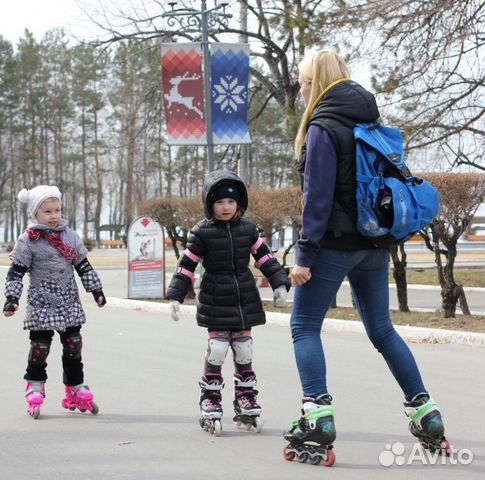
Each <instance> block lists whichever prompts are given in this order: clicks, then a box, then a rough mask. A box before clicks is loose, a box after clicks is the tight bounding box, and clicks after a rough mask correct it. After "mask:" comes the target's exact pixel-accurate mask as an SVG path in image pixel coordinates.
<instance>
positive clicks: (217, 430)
mask: <svg viewBox="0 0 485 480" xmlns="http://www.w3.org/2000/svg"><path fill="white" fill-rule="evenodd" d="M221 432H222V423H221V421H220V420H214V428H213V432H212V433H213V434H214V435H215V436H216V437H218V436H219V435H220V434H221Z"/></svg>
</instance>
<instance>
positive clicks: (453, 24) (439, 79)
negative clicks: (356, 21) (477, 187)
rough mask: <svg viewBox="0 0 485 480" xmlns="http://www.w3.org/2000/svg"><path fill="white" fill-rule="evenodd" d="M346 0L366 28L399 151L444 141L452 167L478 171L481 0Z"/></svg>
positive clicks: (482, 127)
mask: <svg viewBox="0 0 485 480" xmlns="http://www.w3.org/2000/svg"><path fill="white" fill-rule="evenodd" d="M353 3H357V6H355V5H354V8H353V9H352V12H353V15H355V16H358V17H359V18H360V19H361V21H362V22H365V24H366V25H367V29H368V35H367V40H368V42H366V43H365V44H370V45H371V48H370V49H369V55H371V56H372V57H373V59H374V65H373V71H374V72H375V73H374V76H373V85H374V88H375V90H376V91H377V92H378V93H380V94H382V95H381V97H380V99H384V100H385V102H386V103H387V108H386V109H385V111H386V114H387V118H388V121H392V123H395V124H397V125H400V126H401V128H402V129H403V130H404V131H405V132H406V133H407V135H406V141H407V149H408V150H414V149H424V148H428V147H430V146H438V147H444V148H446V149H447V150H448V155H447V156H448V157H449V156H450V155H449V153H450V151H451V152H453V153H454V155H453V165H462V164H466V165H471V166H473V167H476V168H478V169H481V170H485V163H484V160H483V155H477V152H482V151H483V148H484V145H485V94H484V89H483V87H484V82H485V69H484V68H483V61H484V58H485V34H484V32H485V4H484V3H483V1H482V0H429V1H426V2H421V1H417V0H416V1H414V0H410V1H405V2H403V1H400V0H379V1H376V0H370V1H366V2H353ZM365 44H364V45H365ZM445 162H446V160H444V161H442V164H443V163H445Z"/></svg>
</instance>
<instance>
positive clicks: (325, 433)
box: [283, 394, 337, 467]
mask: <svg viewBox="0 0 485 480" xmlns="http://www.w3.org/2000/svg"><path fill="white" fill-rule="evenodd" d="M301 412H302V417H301V418H300V419H299V420H295V421H294V422H293V424H292V428H291V429H290V430H289V431H288V432H286V433H285V435H284V437H285V439H286V440H288V441H289V442H290V443H289V444H288V445H286V446H285V448H284V451H283V455H284V457H285V459H286V460H288V461H289V462H291V461H292V460H294V459H295V457H296V459H297V460H298V461H299V462H300V463H305V462H308V463H310V464H312V465H318V464H319V463H323V465H325V466H326V467H331V466H332V465H333V464H334V463H335V452H334V451H333V442H334V441H335V438H336V436H337V434H336V431H335V424H334V409H333V407H332V397H331V396H330V395H328V394H325V395H320V396H319V397H316V398H313V397H305V398H303V407H302V409H301Z"/></svg>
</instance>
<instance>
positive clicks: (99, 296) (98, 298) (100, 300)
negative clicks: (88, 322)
mask: <svg viewBox="0 0 485 480" xmlns="http://www.w3.org/2000/svg"><path fill="white" fill-rule="evenodd" d="M91 293H92V294H93V298H94V301H95V302H96V304H97V305H98V307H104V306H105V305H106V297H105V296H104V293H103V290H101V289H98V290H94V291H92V292H91Z"/></svg>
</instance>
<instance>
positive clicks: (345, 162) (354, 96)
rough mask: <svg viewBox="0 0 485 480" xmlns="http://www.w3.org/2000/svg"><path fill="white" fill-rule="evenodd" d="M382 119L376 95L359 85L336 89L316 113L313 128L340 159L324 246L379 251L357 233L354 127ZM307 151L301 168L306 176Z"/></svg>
mask: <svg viewBox="0 0 485 480" xmlns="http://www.w3.org/2000/svg"><path fill="white" fill-rule="evenodd" d="M378 117H379V112H378V110H377V105H376V104H375V100H374V97H373V95H372V94H371V93H370V92H367V91H366V90H365V89H364V88H363V87H361V86H360V85H359V84H357V83H355V82H352V81H349V82H343V83H340V84H338V85H336V86H335V87H333V88H332V89H331V90H330V91H329V92H328V93H327V95H326V96H325V97H324V98H323V99H322V101H321V102H320V104H319V105H318V106H317V108H316V109H315V111H314V113H313V115H312V118H311V119H310V122H309V125H318V126H319V127H320V128H322V129H323V130H325V131H326V132H327V133H328V134H329V135H330V138H331V139H332V142H333V144H334V146H335V151H336V155H337V174H336V180H335V194H334V202H333V206H332V212H331V214H330V219H329V222H328V225H327V232H326V233H325V235H324V237H323V240H322V243H321V245H322V246H324V247H328V248H334V249H337V250H361V249H369V248H375V247H374V246H373V245H372V244H371V243H370V242H368V241H367V240H366V239H365V238H364V237H362V235H360V233H359V232H358V231H357V228H356V226H355V225H356V223H357V202H356V189H357V182H356V165H355V140H354V134H353V127H354V125H355V124H356V123H358V122H370V121H374V120H376V119H377V118H378ZM305 163H306V147H305V145H304V146H303V148H302V155H301V157H300V161H299V162H298V167H299V170H300V173H301V175H302V187H303V172H304V169H305Z"/></svg>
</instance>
